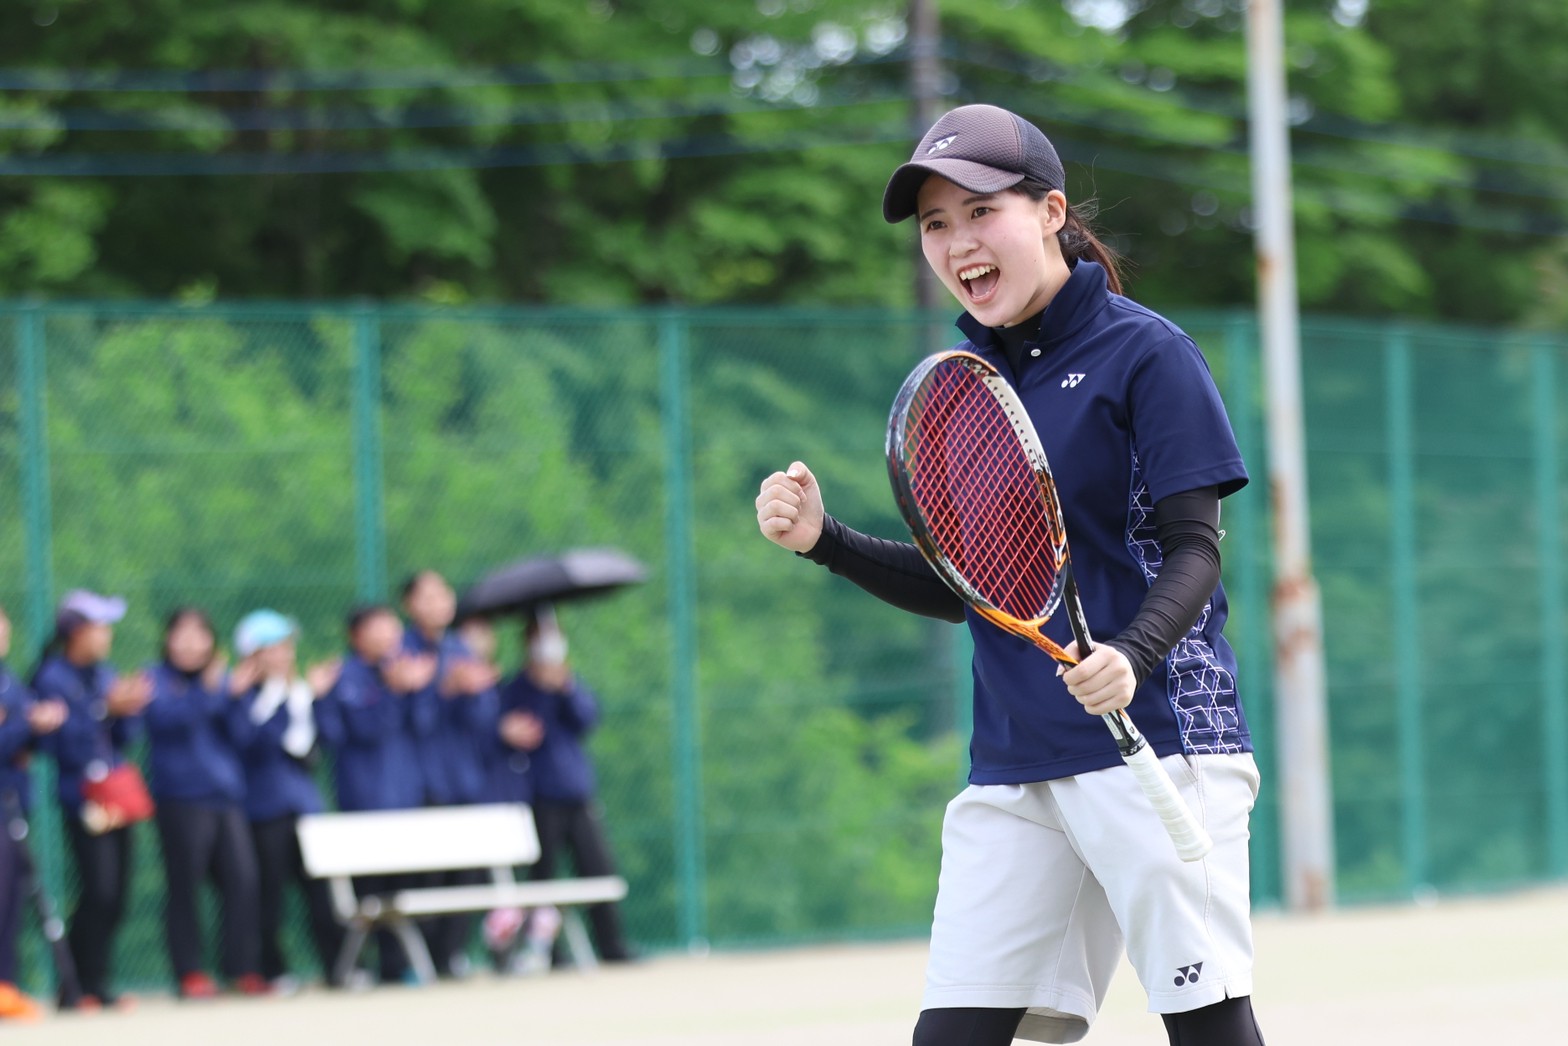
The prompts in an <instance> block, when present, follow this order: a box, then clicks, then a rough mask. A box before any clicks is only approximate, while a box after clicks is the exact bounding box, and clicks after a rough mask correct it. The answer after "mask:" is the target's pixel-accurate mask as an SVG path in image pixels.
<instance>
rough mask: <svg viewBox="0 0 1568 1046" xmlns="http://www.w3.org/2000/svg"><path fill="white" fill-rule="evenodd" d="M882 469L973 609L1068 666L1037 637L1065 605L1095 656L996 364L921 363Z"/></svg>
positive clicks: (1122, 741)
mask: <svg viewBox="0 0 1568 1046" xmlns="http://www.w3.org/2000/svg"><path fill="white" fill-rule="evenodd" d="M887 469H888V476H889V478H891V479H892V481H893V493H894V495H895V496H896V497H897V499H898V507H899V509H900V510H901V511H902V512H903V514H904V520H905V522H907V523H908V524H909V531H910V533H911V534H912V535H913V536H914V539H915V544H916V545H917V546H918V547H919V548H920V551H921V552H922V553H923V554H924V555H925V557H926V559H927V560H928V561H930V563H931V566H932V567H934V568H935V569H936V572H937V574H938V575H939V576H940V577H941V578H942V580H943V581H945V582H947V584H948V586H949V587H951V588H952V589H953V591H954V592H956V593H958V595H959V597H960V598H962V599H963V600H964V602H965V603H967V604H968V605H969V606H971V607H973V608H974V610H975V612H976V613H978V614H979V615H980V616H981V617H983V618H985V619H986V620H987V621H990V622H991V623H992V624H994V625H996V626H997V627H998V628H1002V629H1005V630H1006V631H1008V632H1011V633H1013V634H1014V635H1017V636H1021V637H1022V638H1024V639H1027V640H1029V641H1030V642H1032V643H1034V644H1035V645H1036V646H1038V647H1039V648H1040V649H1041V650H1043V651H1045V652H1046V653H1047V654H1049V655H1051V657H1053V658H1055V659H1056V660H1057V661H1059V662H1061V663H1062V664H1067V665H1073V664H1077V660H1076V659H1075V658H1073V657H1072V656H1070V655H1069V654H1068V653H1067V651H1066V650H1064V649H1063V648H1062V647H1061V646H1059V645H1058V644H1057V643H1056V642H1054V641H1053V640H1052V639H1051V638H1050V637H1049V636H1047V635H1046V634H1045V633H1044V631H1043V628H1044V626H1045V623H1046V622H1047V621H1049V620H1050V619H1051V615H1052V614H1054V613H1055V612H1056V608H1057V607H1058V606H1059V605H1060V604H1062V603H1064V602H1065V603H1066V605H1067V620H1068V623H1069V624H1070V625H1071V627H1072V630H1073V637H1074V638H1075V639H1076V640H1077V641H1078V652H1079V655H1080V656H1087V655H1088V654H1089V652H1090V651H1091V650H1093V649H1094V646H1093V642H1092V641H1091V639H1090V637H1089V628H1088V623H1087V621H1086V620H1085V618H1084V613H1083V603H1082V600H1080V598H1079V596H1078V585H1077V583H1076V582H1075V581H1074V580H1073V570H1072V560H1071V557H1070V555H1069V551H1068V547H1067V529H1066V526H1065V525H1064V524H1063V522H1062V506H1061V502H1060V500H1059V499H1058V498H1057V494H1056V483H1055V481H1054V480H1053V479H1052V477H1051V465H1050V462H1048V461H1047V460H1046V457H1045V449H1044V448H1043V447H1042V446H1041V445H1040V438H1039V436H1037V435H1036V434H1035V431H1034V426H1033V425H1032V424H1031V423H1030V421H1029V415H1028V414H1027V413H1026V412H1025V411H1024V406H1023V403H1021V402H1020V401H1019V399H1018V395H1017V393H1015V392H1014V391H1013V388H1012V386H1011V385H1009V384H1008V383H1007V382H1006V381H1005V380H1003V378H1002V376H1001V375H1000V374H998V373H997V371H996V369H995V368H994V367H992V366H991V365H990V364H989V363H987V362H986V361H985V360H983V359H981V358H980V357H979V356H976V355H974V354H972V353H968V352H956V351H955V352H941V353H937V354H936V355H934V356H931V357H928V358H927V359H925V360H924V361H922V362H921V364H920V365H919V366H918V367H916V368H915V370H914V372H913V373H911V374H910V375H909V377H908V379H906V380H905V382H904V386H903V388H901V389H900V390H899V392H898V398H897V399H896V400H895V401H894V403H893V413H892V415H891V416H890V417H889V419H888V427H887ZM1103 718H1104V720H1105V723H1106V725H1107V726H1108V727H1110V730H1111V733H1112V734H1113V735H1114V736H1115V738H1116V745H1117V747H1118V748H1119V749H1120V750H1121V754H1122V758H1123V759H1124V760H1126V762H1127V765H1128V766H1129V767H1131V768H1132V772H1133V775H1134V776H1135V777H1136V778H1137V780H1138V784H1139V786H1140V787H1141V788H1142V789H1143V792H1144V794H1145V795H1147V796H1148V797H1149V802H1150V803H1151V804H1153V806H1154V810H1155V812H1156V813H1157V814H1159V817H1160V821H1161V822H1162V823H1163V824H1164V825H1165V830H1166V831H1167V832H1169V833H1170V837H1171V841H1172V842H1173V843H1175V844H1176V852H1177V854H1179V855H1180V856H1181V859H1182V860H1184V861H1196V860H1198V859H1199V858H1201V857H1202V856H1203V855H1204V854H1206V853H1208V852H1209V850H1210V848H1211V847H1212V846H1213V842H1212V841H1211V840H1210V839H1209V836H1208V833H1207V832H1205V831H1204V830H1203V826H1202V825H1200V824H1199V823H1198V821H1197V819H1196V818H1194V817H1193V816H1192V811H1191V810H1189V809H1188V808H1187V804H1186V802H1185V801H1183V800H1182V797H1181V794H1180V793H1179V792H1177V791H1176V785H1175V782H1173V781H1172V780H1171V778H1170V775H1169V774H1167V773H1166V772H1165V768H1164V767H1162V766H1161V765H1160V761H1159V759H1158V757H1156V756H1155V754H1154V750H1153V749H1152V748H1150V747H1149V744H1148V742H1147V741H1146V740H1144V737H1143V735H1142V734H1141V733H1139V732H1138V728H1137V727H1136V726H1134V725H1133V722H1132V720H1131V719H1129V718H1128V717H1127V714H1126V712H1124V711H1122V710H1121V709H1118V710H1116V711H1114V712H1107V713H1106V714H1105V715H1104V716H1103Z"/></svg>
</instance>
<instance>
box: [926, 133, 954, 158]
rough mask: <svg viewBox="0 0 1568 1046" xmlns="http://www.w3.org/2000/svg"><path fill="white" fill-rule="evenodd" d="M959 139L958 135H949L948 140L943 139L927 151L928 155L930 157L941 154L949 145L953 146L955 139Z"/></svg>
mask: <svg viewBox="0 0 1568 1046" xmlns="http://www.w3.org/2000/svg"><path fill="white" fill-rule="evenodd" d="M957 137H958V135H956V134H950V135H948V136H947V137H946V138H943V139H942V140H940V141H939V142H937V143H936V144H935V145H933V146H932V147H931V148H929V149H927V150H926V155H927V156H930V155H931V154H932V153H939V152H941V151H942V150H943V149H946V148H947V147H948V146H949V145H952V144H953V139H954V138H957Z"/></svg>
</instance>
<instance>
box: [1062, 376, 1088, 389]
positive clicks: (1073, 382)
mask: <svg viewBox="0 0 1568 1046" xmlns="http://www.w3.org/2000/svg"><path fill="white" fill-rule="evenodd" d="M1085 377H1086V375H1083V374H1069V375H1067V377H1065V378H1063V379H1062V388H1064V389H1071V388H1075V387H1077V385H1078V383H1079V382H1080V381H1082V380H1083V379H1084V378H1085Z"/></svg>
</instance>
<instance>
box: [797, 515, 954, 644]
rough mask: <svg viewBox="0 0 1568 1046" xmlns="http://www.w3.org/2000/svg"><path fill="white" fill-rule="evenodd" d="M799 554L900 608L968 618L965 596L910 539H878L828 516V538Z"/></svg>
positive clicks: (825, 519) (943, 617)
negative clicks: (946, 580) (946, 582)
mask: <svg viewBox="0 0 1568 1046" xmlns="http://www.w3.org/2000/svg"><path fill="white" fill-rule="evenodd" d="M797 554H798V555H802V556H805V558H807V559H809V560H811V561H812V562H813V563H820V564H821V565H823V566H825V567H827V568H828V569H829V570H831V571H832V572H833V573H835V574H837V575H838V576H839V577H842V578H847V579H849V580H850V581H853V582H854V583H855V584H857V585H859V586H860V587H861V588H863V589H865V590H866V591H867V592H870V593H871V594H872V595H873V596H876V597H877V598H878V599H880V600H882V601H883V602H884V603H891V604H892V605H893V606H895V607H898V608H899V609H900V610H907V611H909V612H910V613H913V614H920V615H921V616H923V617H934V618H939V619H941V620H943V621H951V622H953V623H954V624H957V623H959V622H961V621H963V620H964V602H963V600H961V599H959V598H958V596H957V594H956V593H954V591H953V590H952V589H950V588H948V587H947V585H946V584H945V583H944V582H943V581H942V579H941V578H940V577H938V576H937V573H936V571H935V570H933V569H931V564H930V563H927V562H926V557H924V556H922V555H921V554H920V550H919V549H918V548H916V547H915V546H914V545H912V544H910V543H909V542H901V541H887V540H885V539H883V538H874V537H871V536H870V535H869V534H862V533H860V532H859V531H857V530H851V529H850V528H849V527H846V526H845V525H844V524H842V523H840V522H839V521H838V520H836V519H834V518H833V517H832V516H823V517H822V536H821V537H820V538H818V539H817V543H816V544H815V545H814V546H812V549H811V551H810V552H802V553H797Z"/></svg>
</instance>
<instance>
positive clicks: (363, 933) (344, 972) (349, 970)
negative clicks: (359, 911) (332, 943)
mask: <svg viewBox="0 0 1568 1046" xmlns="http://www.w3.org/2000/svg"><path fill="white" fill-rule="evenodd" d="M369 936H370V924H369V923H363V922H353V923H350V924H349V926H348V929H347V931H346V932H345V933H344V934H343V946H342V947H341V948H339V949H338V961H337V963H336V964H335V965H334V966H333V968H332V979H333V981H334V982H335V983H337V984H340V985H346V984H348V983H349V978H350V977H352V976H353V975H354V964H355V963H357V962H358V961H359V953H360V952H362V951H364V950H365V940H366V939H367V938H368V937H369Z"/></svg>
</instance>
